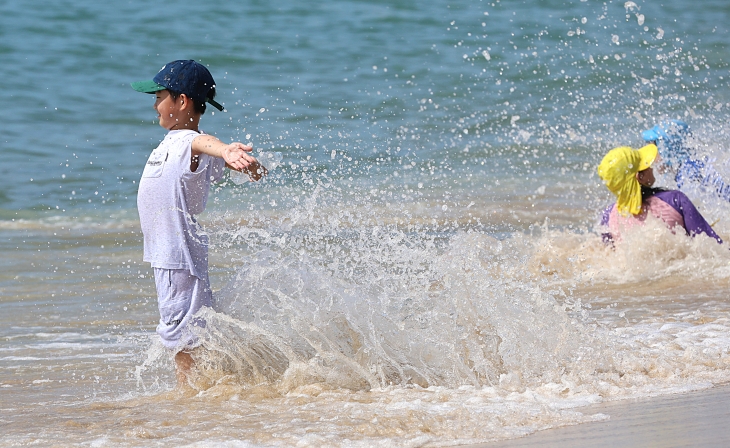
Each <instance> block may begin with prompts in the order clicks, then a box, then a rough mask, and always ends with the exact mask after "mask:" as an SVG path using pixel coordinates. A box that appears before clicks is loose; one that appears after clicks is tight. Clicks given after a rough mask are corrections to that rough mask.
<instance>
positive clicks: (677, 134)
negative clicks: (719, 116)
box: [641, 120, 693, 169]
mask: <svg viewBox="0 0 730 448" xmlns="http://www.w3.org/2000/svg"><path fill="white" fill-rule="evenodd" d="M691 135H692V132H691V131H690V130H689V126H688V125H687V123H685V122H684V121H680V120H669V121H666V122H662V123H659V124H658V125H656V126H654V127H653V128H651V129H647V130H646V131H644V132H642V133H641V137H642V138H643V139H644V140H645V141H647V142H655V143H656V145H657V148H658V149H659V155H660V156H661V158H662V162H663V163H664V164H665V165H667V166H669V167H670V168H675V169H676V168H679V166H680V165H681V164H682V162H684V161H685V160H687V159H689V158H690V157H691V156H692V153H693V150H692V148H690V147H688V146H687V144H686V142H685V139H686V138H687V137H689V136H691Z"/></svg>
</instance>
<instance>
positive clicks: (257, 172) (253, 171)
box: [221, 142, 268, 181]
mask: <svg viewBox="0 0 730 448" xmlns="http://www.w3.org/2000/svg"><path fill="white" fill-rule="evenodd" d="M252 150H253V148H251V147H250V146H248V145H244V144H243V143H239V142H234V143H231V144H230V145H226V147H225V148H223V150H222V151H221V155H222V156H223V160H225V161H226V165H228V167H229V168H230V169H232V170H236V171H241V172H243V173H246V174H248V177H249V178H250V179H251V180H252V181H257V180H259V179H261V178H262V177H264V176H265V175H266V174H267V173H268V171H267V170H266V168H264V166H263V165H261V164H260V163H259V161H258V160H256V158H255V157H253V156H252V155H251V154H249V153H250V152H251V151H252Z"/></svg>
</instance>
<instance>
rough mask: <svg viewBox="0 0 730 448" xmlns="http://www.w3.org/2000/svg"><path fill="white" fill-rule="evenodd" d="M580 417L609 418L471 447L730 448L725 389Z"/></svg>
mask: <svg viewBox="0 0 730 448" xmlns="http://www.w3.org/2000/svg"><path fill="white" fill-rule="evenodd" d="M583 412H584V413H586V414H597V413H601V414H606V415H609V416H610V419H608V420H606V421H602V422H596V423H586V424H581V425H575V426H567V427H562V428H556V429H549V430H545V431H540V432H537V433H534V434H531V435H529V436H526V437H523V438H519V439H512V440H505V441H500V442H495V443H486V444H479V445H472V446H471V448H495V447H510V448H512V447H527V446H541V447H545V446H550V447H552V446H555V447H557V446H560V447H564V448H566V447H585V446H591V447H615V446H626V447H629V446H631V447H642V446H651V447H682V446H694V447H710V446H717V447H719V446H730V426H728V420H729V419H730V386H728V385H725V386H720V387H714V388H711V389H707V390H703V391H699V392H692V393H687V394H678V395H671V396H663V397H657V398H649V399H641V400H632V401H617V402H610V403H603V404H600V405H595V406H592V407H590V408H587V409H585V410H584V411H583Z"/></svg>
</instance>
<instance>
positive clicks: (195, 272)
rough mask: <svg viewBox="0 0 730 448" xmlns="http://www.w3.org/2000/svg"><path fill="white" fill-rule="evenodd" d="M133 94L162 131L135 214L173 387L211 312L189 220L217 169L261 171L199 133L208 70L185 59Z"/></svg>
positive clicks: (203, 247) (244, 154) (242, 154)
mask: <svg viewBox="0 0 730 448" xmlns="http://www.w3.org/2000/svg"><path fill="white" fill-rule="evenodd" d="M132 88H133V89H134V90H136V91H138V92H144V93H150V94H154V95H155V97H156V100H155V104H154V106H153V107H154V108H155V110H156V111H157V114H158V116H157V118H158V119H159V120H160V126H162V127H163V128H165V129H167V130H168V131H169V132H168V134H167V136H165V139H164V140H163V141H162V143H160V145H159V146H158V147H157V148H156V149H155V150H154V151H152V154H151V155H150V157H149V159H148V160H147V165H146V166H145V168H144V171H143V173H142V179H141V180H140V183H139V191H138V193H137V209H138V211H139V220H140V224H141V226H142V233H143V235H144V260H145V261H147V262H149V263H151V265H152V267H153V269H154V275H155V284H156V286H157V297H158V307H159V311H160V323H159V325H158V326H157V333H158V334H159V335H160V337H161V338H162V342H163V344H164V345H165V347H167V348H169V349H172V350H174V351H175V352H176V354H175V364H176V367H177V380H178V386H183V385H184V384H185V382H186V381H187V374H188V373H189V371H190V369H191V368H192V367H193V365H194V361H193V358H192V357H191V355H190V353H191V350H192V349H194V348H195V347H196V346H197V345H199V342H198V341H197V340H196V339H195V337H194V335H193V334H192V332H191V331H190V330H189V329H188V328H186V327H188V326H189V325H196V326H204V325H205V322H202V321H201V320H200V319H196V318H195V317H194V315H195V313H196V312H198V310H200V308H202V307H204V306H211V301H212V294H211V289H210V281H209V279H208V237H207V235H206V234H205V233H204V232H202V231H201V230H200V227H199V225H198V223H197V222H196V220H195V217H194V215H197V214H199V213H201V212H202V211H203V210H204V209H205V205H206V202H207V200H208V191H209V189H210V184H211V182H214V181H217V180H218V179H220V178H221V177H222V176H223V171H224V166H228V167H229V168H231V169H233V170H236V171H242V172H244V173H246V174H248V176H249V177H250V178H251V180H259V179H260V178H261V177H263V176H264V175H265V174H266V170H265V169H264V168H263V167H262V166H261V165H260V164H259V162H258V161H257V160H256V159H255V158H254V157H252V156H251V155H250V154H249V153H250V152H251V149H252V148H251V147H250V146H246V145H244V144H242V143H238V142H235V143H231V144H225V143H223V142H221V141H220V140H218V139H217V138H215V137H213V136H211V135H205V134H203V133H201V132H200V130H199V129H198V125H199V123H200V118H201V116H202V115H203V114H204V113H205V109H206V102H207V103H209V104H211V105H212V106H213V107H215V108H216V109H218V110H220V111H222V110H223V106H221V105H220V104H218V103H217V102H216V101H215V99H214V98H215V93H216V92H215V81H214V80H213V76H212V75H211V74H210V72H209V71H208V69H206V68H205V67H204V66H203V65H201V64H199V63H197V62H195V61H191V60H179V61H173V62H170V63H169V64H167V65H165V66H164V67H162V69H161V70H160V71H159V73H157V75H155V77H154V79H153V80H152V81H142V82H135V83H132Z"/></svg>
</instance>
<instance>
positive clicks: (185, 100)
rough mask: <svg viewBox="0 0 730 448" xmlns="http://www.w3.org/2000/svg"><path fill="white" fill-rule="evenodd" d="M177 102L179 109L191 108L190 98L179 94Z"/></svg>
mask: <svg viewBox="0 0 730 448" xmlns="http://www.w3.org/2000/svg"><path fill="white" fill-rule="evenodd" d="M177 100H178V101H179V103H178V104H180V108H181V109H185V108H187V107H189V106H193V100H191V99H190V97H189V96H187V95H185V94H184V93H181V94H180V96H179V97H178V98H177Z"/></svg>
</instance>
